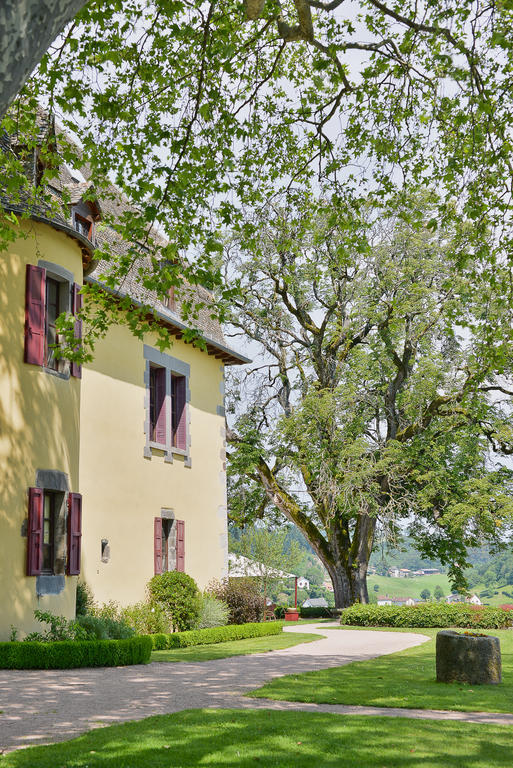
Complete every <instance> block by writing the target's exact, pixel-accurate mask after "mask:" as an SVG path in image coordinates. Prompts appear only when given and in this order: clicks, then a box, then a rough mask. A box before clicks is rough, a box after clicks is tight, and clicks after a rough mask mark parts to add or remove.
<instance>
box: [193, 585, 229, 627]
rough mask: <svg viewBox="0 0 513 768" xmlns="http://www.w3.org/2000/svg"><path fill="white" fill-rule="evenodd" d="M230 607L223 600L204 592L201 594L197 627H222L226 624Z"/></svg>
mask: <svg viewBox="0 0 513 768" xmlns="http://www.w3.org/2000/svg"><path fill="white" fill-rule="evenodd" d="M229 615H230V609H229V608H228V606H227V604H226V603H225V602H224V600H219V598H217V597H214V595H209V594H208V592H205V593H204V594H203V595H202V596H201V602H200V614H199V619H198V624H197V629H208V628H209V627H223V626H224V625H225V624H228V616H229Z"/></svg>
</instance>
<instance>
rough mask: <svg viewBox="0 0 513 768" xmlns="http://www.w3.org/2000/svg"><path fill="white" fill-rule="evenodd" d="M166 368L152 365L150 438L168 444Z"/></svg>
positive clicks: (160, 443)
mask: <svg viewBox="0 0 513 768" xmlns="http://www.w3.org/2000/svg"><path fill="white" fill-rule="evenodd" d="M166 415H167V414H166V369H165V368H160V367H158V366H154V365H152V366H151V367H150V440H151V442H152V443H158V444H159V445H164V446H165V445H166V432H167V430H166V426H167V424H166V421H167V419H166Z"/></svg>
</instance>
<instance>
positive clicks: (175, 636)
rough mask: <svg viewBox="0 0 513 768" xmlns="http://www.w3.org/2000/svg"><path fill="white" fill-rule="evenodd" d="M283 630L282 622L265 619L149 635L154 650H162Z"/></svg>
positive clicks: (240, 638)
mask: <svg viewBox="0 0 513 768" xmlns="http://www.w3.org/2000/svg"><path fill="white" fill-rule="evenodd" d="M281 632H283V626H282V624H279V623H278V622H276V621H267V622H262V623H251V624H229V625H228V626H225V627H211V628H210V629H192V630H190V631H188V632H173V633H172V634H169V635H164V634H158V635H150V636H149V637H150V638H151V640H152V642H153V649H154V650H155V651H164V650H167V649H168V648H188V647H190V646H191V645H210V644H212V643H225V642H226V641H228V640H244V639H245V638H247V637H265V636H266V635H279V634H280V633H281Z"/></svg>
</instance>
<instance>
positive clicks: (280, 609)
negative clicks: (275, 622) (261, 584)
mask: <svg viewBox="0 0 513 768" xmlns="http://www.w3.org/2000/svg"><path fill="white" fill-rule="evenodd" d="M286 608H287V605H286V604H285V605H277V606H276V608H275V609H274V615H275V616H276V618H277V619H284V618H285V609H286Z"/></svg>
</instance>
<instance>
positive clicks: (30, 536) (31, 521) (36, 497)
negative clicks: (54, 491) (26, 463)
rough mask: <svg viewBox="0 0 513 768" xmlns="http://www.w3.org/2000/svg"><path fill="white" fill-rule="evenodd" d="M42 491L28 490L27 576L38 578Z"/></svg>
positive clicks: (39, 569) (39, 571) (40, 557)
mask: <svg viewBox="0 0 513 768" xmlns="http://www.w3.org/2000/svg"><path fill="white" fill-rule="evenodd" d="M43 495H44V494H43V490H42V489H41V488H29V505H28V527H27V576H39V574H40V573H41V565H42V562H43Z"/></svg>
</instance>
